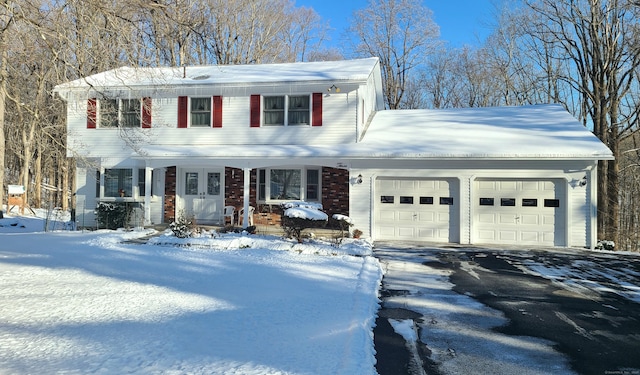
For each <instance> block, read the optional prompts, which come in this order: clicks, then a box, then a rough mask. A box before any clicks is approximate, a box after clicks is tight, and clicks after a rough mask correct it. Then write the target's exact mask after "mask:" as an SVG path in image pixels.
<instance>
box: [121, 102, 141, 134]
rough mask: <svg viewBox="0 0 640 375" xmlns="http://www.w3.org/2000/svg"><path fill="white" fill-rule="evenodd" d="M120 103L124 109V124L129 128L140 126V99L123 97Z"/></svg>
mask: <svg viewBox="0 0 640 375" xmlns="http://www.w3.org/2000/svg"><path fill="white" fill-rule="evenodd" d="M120 103H121V104H120V105H121V111H122V126H123V127H127V128H139V127H140V100H139V99H122V100H121V101H120Z"/></svg>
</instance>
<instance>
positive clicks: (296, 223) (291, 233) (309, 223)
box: [281, 215, 327, 243]
mask: <svg viewBox="0 0 640 375" xmlns="http://www.w3.org/2000/svg"><path fill="white" fill-rule="evenodd" d="M326 224H327V220H312V219H307V218H299V217H288V216H285V215H283V216H282V224H281V225H282V228H283V229H284V234H285V236H286V237H288V238H295V239H296V240H298V242H300V243H301V242H302V231H303V230H305V229H307V228H320V227H324V226H325V225H326Z"/></svg>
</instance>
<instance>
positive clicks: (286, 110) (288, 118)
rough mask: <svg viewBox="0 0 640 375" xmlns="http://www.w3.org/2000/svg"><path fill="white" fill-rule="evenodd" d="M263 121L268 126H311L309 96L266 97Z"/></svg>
mask: <svg viewBox="0 0 640 375" xmlns="http://www.w3.org/2000/svg"><path fill="white" fill-rule="evenodd" d="M263 100H264V103H263V104H264V107H263V108H264V110H263V112H264V113H263V119H264V120H263V121H264V125H266V126H292V125H309V124H311V105H310V104H311V99H310V96H309V95H282V96H265V97H264V98H263Z"/></svg>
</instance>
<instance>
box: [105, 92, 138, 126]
mask: <svg viewBox="0 0 640 375" xmlns="http://www.w3.org/2000/svg"><path fill="white" fill-rule="evenodd" d="M97 102H98V104H97V116H96V117H97V128H99V129H118V128H126V129H135V128H142V116H143V114H142V109H143V107H144V103H143V99H122V98H115V99H113V98H111V99H107V98H105V99H98V100H97ZM107 103H112V104H115V105H112V106H107V105H106V104H107ZM131 103H135V107H136V108H135V110H134V111H131V110H125V109H128V108H129V106H127V105H126V104H131ZM116 106H117V109H115V110H112V111H110V110H108V108H109V107H116ZM131 114H135V119H136V121H135V122H134V123H133V124H131V125H130V124H127V121H126V120H125V118H130V117H129V116H128V115H131ZM108 116H114V119H109V118H108ZM107 121H108V123H107Z"/></svg>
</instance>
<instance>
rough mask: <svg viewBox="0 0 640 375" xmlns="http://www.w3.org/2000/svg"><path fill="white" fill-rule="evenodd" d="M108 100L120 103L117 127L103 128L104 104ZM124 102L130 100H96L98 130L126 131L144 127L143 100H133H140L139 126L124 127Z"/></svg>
mask: <svg viewBox="0 0 640 375" xmlns="http://www.w3.org/2000/svg"><path fill="white" fill-rule="evenodd" d="M106 100H115V101H117V102H118V121H117V122H118V123H117V125H116V126H102V118H101V117H102V103H103V102H104V101H106ZM123 100H130V99H122V98H112V99H109V98H105V99H98V100H96V102H97V105H96V107H97V108H96V109H97V111H96V128H98V129H119V128H124V129H138V128H141V127H142V107H143V106H144V103H143V102H142V99H133V100H138V105H139V106H138V117H137V118H138V126H122V121H123V120H122V119H123V114H122V112H123V111H122V101H123Z"/></svg>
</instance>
